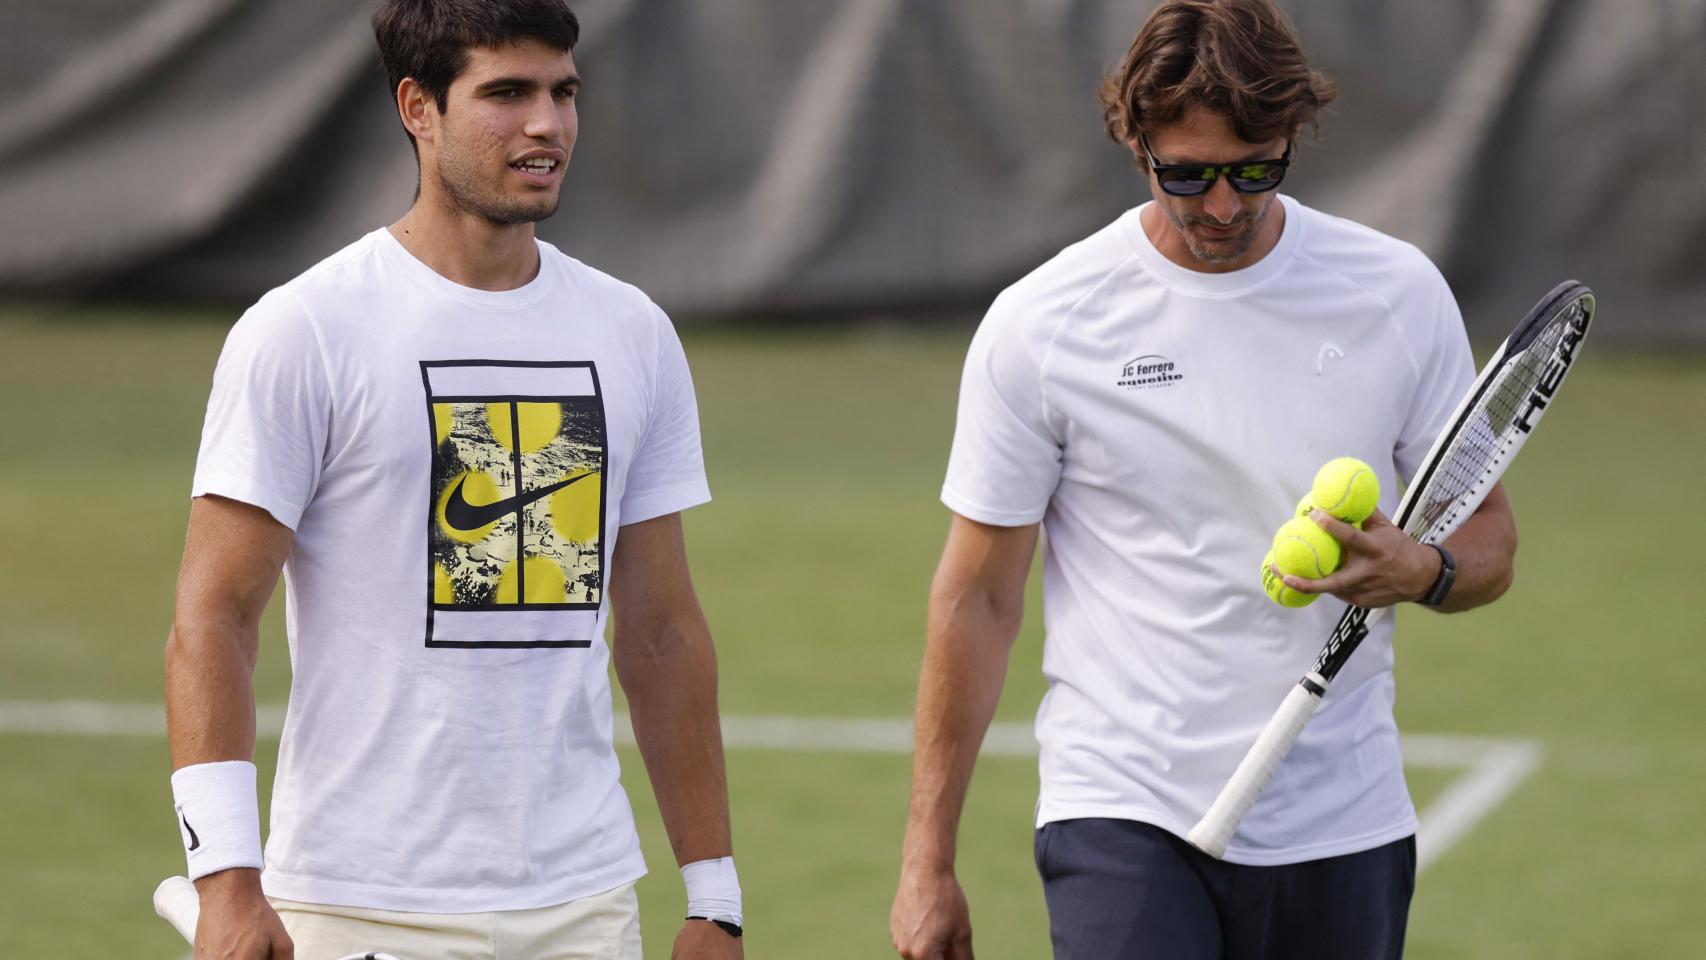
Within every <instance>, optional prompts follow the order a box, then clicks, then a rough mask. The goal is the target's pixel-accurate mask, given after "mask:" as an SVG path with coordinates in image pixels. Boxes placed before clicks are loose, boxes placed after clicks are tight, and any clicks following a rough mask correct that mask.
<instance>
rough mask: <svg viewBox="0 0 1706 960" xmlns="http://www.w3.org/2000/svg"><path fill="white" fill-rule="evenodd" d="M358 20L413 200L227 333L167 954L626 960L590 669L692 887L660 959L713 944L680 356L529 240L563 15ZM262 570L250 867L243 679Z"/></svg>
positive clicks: (218, 378)
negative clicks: (414, 172) (181, 863)
mask: <svg viewBox="0 0 1706 960" xmlns="http://www.w3.org/2000/svg"><path fill="white" fill-rule="evenodd" d="M374 29H375V34H376V36H377V38H378V41H379V47H380V52H381V55H382V58H383V60H384V63H385V66H386V70H387V73H388V75H389V79H390V85H391V90H392V92H393V94H394V97H395V102H396V107H397V110H398V114H399V117H400V118H401V121H402V124H403V127H404V129H405V131H406V133H407V134H408V136H409V138H410V140H411V142H412V143H413V144H414V146H415V149H416V153H417V157H418V160H419V164H420V181H419V193H418V195H417V198H416V201H415V203H414V205H413V207H412V208H411V209H410V210H409V211H408V213H407V214H406V215H405V216H403V218H402V219H400V220H398V221H397V222H396V223H394V224H392V225H391V226H390V227H388V228H384V229H379V230H376V231H374V232H373V233H371V234H368V235H367V236H365V237H363V238H361V239H360V240H357V241H356V242H355V243H353V244H351V245H350V246H348V247H346V248H345V249H343V250H342V251H340V252H338V253H336V254H334V255H332V256H331V257H329V258H328V259H326V260H325V261H323V262H322V263H320V264H319V265H317V266H315V267H314V268H312V269H310V270H309V271H307V272H306V273H304V274H302V275H301V276H299V277H297V278H296V279H294V280H292V281H290V282H289V283H287V284H285V285H284V286H282V287H279V288H278V289H276V290H273V291H272V292H270V293H268V294H267V295H266V296H264V297H263V298H261V300H260V301H259V302H258V303H256V304H255V306H254V307H252V308H251V309H250V310H249V311H248V312H247V313H245V314H244V316H243V318H242V319H241V320H240V321H239V322H238V323H237V325H236V326H235V327H234V328H233V329H232V331H231V334H230V337H229V339H228V340H227V342H226V345H225V350H224V352H223V354H222V355H221V357H220V361H219V366H218V370H217V372H216V373H215V375H214V385H213V392H212V397H211V399H210V401H209V404H208V413H207V421H206V425H205V427H204V430H203V435H202V445H201V452H200V456H199V458H198V460H197V463H196V472H195V481H194V489H193V491H192V492H193V496H194V498H195V499H194V501H193V505H192V508H191V512H190V523H189V533H188V543H187V545H186V548H185V551H184V560H183V568H182V573H181V575H180V579H179V585H178V593H177V611H176V616H175V619H174V622H173V629H172V635H171V638H170V640H169V641H168V644H167V650H166V664H167V669H166V688H167V707H168V716H169V726H170V735H171V747H172V757H173V765H174V767H175V770H176V772H175V773H174V774H173V778H172V782H173V791H174V795H175V798H176V803H177V819H178V823H179V826H180V829H181V833H182V836H183V839H184V845H185V848H186V850H187V852H188V861H189V868H190V874H191V876H192V877H193V878H195V880H196V887H197V889H198V891H199V893H200V895H201V903H202V910H201V921H200V927H199V930H198V933H197V937H196V956H197V957H214V956H217V957H241V958H266V957H272V958H280V957H290V956H292V955H293V951H294V955H296V956H301V957H308V958H314V960H320V958H325V957H337V956H343V955H346V954H350V953H354V952H358V951H369V950H378V951H386V952H389V953H392V954H396V955H400V956H403V957H409V958H413V957H442V956H451V955H454V956H465V957H482V956H483V957H495V956H497V955H499V952H500V950H501V952H502V955H503V956H525V957H529V958H534V960H545V958H558V957H561V958H567V957H576V958H582V957H584V958H611V960H616V958H621V960H638V958H639V956H640V945H639V924H638V915H637V905H636V901H635V897H634V882H635V880H636V879H637V878H638V877H639V876H640V875H641V874H643V873H644V872H645V864H644V863H643V861H642V860H641V856H640V849H639V842H638V838H637V836H636V834H635V830H634V823H633V816H632V813H631V811H630V808H629V803H628V799H627V796H626V794H625V793H624V792H623V790H622V786H621V784H620V782H619V780H618V769H617V759H616V755H615V753H614V750H613V748H612V733H613V731H612V726H613V716H612V708H611V690H610V685H609V682H608V679H607V672H606V671H607V666H608V664H609V662H610V659H611V657H612V656H613V657H614V660H615V667H616V672H617V675H618V677H619V679H620V680H621V682H622V685H623V688H624V690H625V692H626V694H627V700H628V708H629V713H630V715H631V717H632V720H633V726H634V734H635V738H636V740H637V741H638V743H639V746H640V751H641V754H642V755H643V757H644V759H645V762H646V767H647V771H648V773H649V774H650V776H651V781H652V785H653V787H654V789H655V792H656V795H657V799H658V804H659V808H660V810H661V812H662V815H663V820H664V823H665V826H666V828H667V830H668V833H669V836H670V840H671V843H672V844H673V846H674V852H675V855H676V859H677V860H678V861H679V862H680V863H681V864H682V865H683V867H682V872H683V876H684V879H685V882H686V886H687V895H688V909H687V910H686V914H687V916H688V920H687V921H686V922H685V924H684V926H683V927H682V929H681V932H680V934H679V935H678V937H677V939H676V941H675V947H674V956H675V957H677V958H687V957H692V958H704V960H729V958H736V957H739V956H740V955H741V941H740V940H739V939H738V938H739V936H740V932H741V931H740V923H741V910H742V908H741V902H740V887H739V883H738V881H737V879H736V876H735V871H734V863H733V860H732V858H731V857H732V852H731V845H730V836H729V816H728V800H727V788H726V785H725V780H724V773H723V752H722V741H721V735H720V732H719V727H718V722H717V710H716V685H717V681H716V660H715V653H714V650H713V647H712V642H711V637H710V633H709V631H708V629H707V627H706V624H705V620H704V616H703V614H702V613H701V611H700V608H699V604H698V600H697V598H696V597H695V594H694V590H693V585H692V582H691V579H690V577H689V575H688V566H687V560H686V553H685V548H684V546H683V539H682V528H681V522H680V511H681V510H683V509H686V508H688V507H691V506H693V505H695V504H699V503H702V502H704V501H706V500H708V499H709V491H708V488H707V486H706V482H705V474H704V466H703V461H702V457H701V453H700V442H699V424H698V413H697V408H696V405H695V401H694V395H693V386H692V382H691V380H690V378H689V374H688V369H687V362H686V358H685V356H684V355H683V353H682V349H681V344H680V342H679V341H678V340H677V339H676V335H675V332H674V330H673V329H672V327H671V325H670V322H669V320H668V318H667V317H665V316H664V315H663V313H662V312H661V311H659V310H658V308H657V307H656V306H654V305H653V304H652V303H651V301H650V300H648V299H647V298H646V297H645V295H644V294H642V293H640V292H639V291H638V290H636V289H634V288H633V287H630V286H628V285H626V284H624V283H621V282H619V281H617V280H614V279H612V278H610V277H608V276H605V275H604V274H601V273H599V272H598V271H596V270H593V269H591V268H589V267H587V266H585V265H583V264H581V263H579V262H578V261H576V260H574V259H572V258H570V257H567V256H565V255H563V254H562V253H560V252H558V251H557V250H556V249H555V248H554V247H552V246H551V245H549V244H546V243H543V242H541V241H539V240H537V239H536V238H535V236H534V223H535V222H536V221H539V220H542V219H544V218H545V217H548V216H550V215H551V214H552V213H553V212H554V211H555V210H556V207H557V203H558V195H559V191H560V188H561V185H562V180H563V175H564V169H565V168H566V166H567V164H568V161H569V154H570V151H571V150H572V148H573V147H574V143H575V136H576V110H575V94H576V90H577V89H578V87H579V85H580V79H579V77H578V75H577V74H576V71H575V64H574V58H573V55H572V52H571V51H572V48H573V47H574V44H575V41H576V39H577V38H578V35H579V25H578V23H577V21H576V20H575V17H574V15H573V13H571V12H570V11H569V10H568V8H567V7H566V6H564V5H563V4H562V2H561V0H480V2H470V0H388V2H386V3H384V4H382V5H381V6H380V8H379V9H378V10H377V12H376V13H375V14H374ZM281 569H282V571H283V574H284V579H285V583H286V586H287V590H286V610H285V617H286V628H287V631H288V634H289V642H290V656H291V665H292V682H291V695H290V704H289V710H288V713H287V717H286V721H285V729H284V734H283V739H282V741H281V744H280V749H279V765H278V775H277V779H276V780H275V783H274V790H273V796H272V818H271V834H270V837H269V839H268V843H267V848H266V853H265V856H264V863H263V857H262V854H261V847H260V835H259V824H258V819H257V803H256V786H255V768H254V765H253V764H252V763H251V762H250V761H251V758H252V756H253V750H254V719H255V714H254V699H253V688H252V684H251V681H250V673H251V670H252V668H253V665H254V662H255V659H256V657H257V655H258V630H257V624H258V620H259V618H260V616H261V612H262V610H263V608H264V607H265V606H266V603H267V600H268V597H269V596H270V595H271V593H272V591H273V588H274V585H275V583H276V582H277V579H278V577H279V573H280V571H281ZM612 612H613V615H614V619H615V628H614V638H613V641H612V644H611V646H610V647H609V648H607V647H606V645H605V640H604V637H603V634H604V626H605V620H606V615H607V613H612ZM263 867H264V869H263ZM293 941H294V943H293Z"/></svg>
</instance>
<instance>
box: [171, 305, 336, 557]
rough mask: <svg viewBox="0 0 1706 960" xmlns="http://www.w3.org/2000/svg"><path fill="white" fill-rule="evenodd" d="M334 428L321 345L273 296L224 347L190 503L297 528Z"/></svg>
mask: <svg viewBox="0 0 1706 960" xmlns="http://www.w3.org/2000/svg"><path fill="white" fill-rule="evenodd" d="M330 420H331V397H330V389H329V387H328V385H327V380H326V368H325V362H324V358H323V356H322V354H321V352H320V343H319V338H318V337H317V336H316V335H315V332H314V329H313V326H312V324H311V322H310V320H309V318H308V316H307V314H306V313H305V312H304V310H303V309H302V307H301V305H300V304H299V303H298V302H297V300H296V298H295V297H294V296H293V295H291V294H290V293H288V292H286V291H282V290H274V291H273V292H271V293H269V294H267V295H266V296H264V297H262V298H261V299H260V301H259V302H257V303H256V304H255V305H254V306H253V307H250V308H249V310H248V311H247V312H246V313H244V314H243V316H242V318H241V319H239V320H238V321H237V324H236V326H234V327H232V328H231V333H230V334H229V335H228V336H227V337H226V339H225V348H224V350H223V351H221V353H220V355H219V364H218V366H217V367H216V368H215V370H214V374H213V392H212V394H211V395H210V396H209V397H208V401H207V418H206V420H205V421H204V422H203V424H202V429H201V449H200V452H199V453H198V454H197V456H196V466H195V479H194V481H193V483H192V485H191V490H190V496H192V497H200V496H204V495H207V494H215V495H218V496H221V497H229V498H231V499H233V500H240V501H242V502H243V503H248V504H253V505H254V506H257V507H260V508H261V509H263V510H265V511H266V512H268V513H270V514H272V515H273V517H274V518H276V519H277V520H278V522H280V523H282V524H284V525H285V526H287V527H289V528H291V529H292V530H295V529H296V525H297V523H298V522H299V521H300V520H301V519H302V511H303V510H304V509H306V508H307V506H308V501H309V500H311V499H312V498H313V496H314V490H315V487H316V486H317V485H318V484H319V480H320V470H321V467H322V464H323V461H324V456H325V450H326V436H327V430H328V428H329V423H330Z"/></svg>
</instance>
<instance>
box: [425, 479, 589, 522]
mask: <svg viewBox="0 0 1706 960" xmlns="http://www.w3.org/2000/svg"><path fill="white" fill-rule="evenodd" d="M592 475H593V474H592V471H588V472H586V473H577V474H575V475H574V476H572V477H569V478H567V479H565V480H559V481H557V482H556V483H553V484H551V485H550V486H548V487H537V488H535V489H532V490H524V491H522V492H521V493H518V494H516V495H515V496H513V497H505V498H504V499H502V500H498V501H496V502H493V503H481V504H472V503H469V502H468V501H467V499H466V498H464V497H463V496H462V485H463V484H465V483H467V482H468V477H467V475H466V474H464V475H463V477H462V479H460V480H458V481H456V486H455V488H454V489H452V490H451V491H450V499H448V500H446V501H445V502H444V522H445V523H448V524H450V525H451V526H452V527H454V528H455V529H457V530H463V531H468V530H478V529H480V528H481V527H483V526H485V525H486V524H488V523H492V522H494V521H496V520H497V519H498V518H500V517H502V516H503V515H504V514H506V513H514V512H515V511H517V510H520V509H521V508H522V507H525V506H527V505H528V504H530V503H532V502H533V501H535V500H538V499H539V498H540V497H548V496H550V495H551V494H553V493H556V492H557V491H558V490H561V489H563V488H564V487H566V486H568V485H569V484H571V483H574V482H575V481H577V480H585V479H586V478H587V477H590V476H592Z"/></svg>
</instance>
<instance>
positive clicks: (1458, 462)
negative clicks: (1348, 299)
mask: <svg viewBox="0 0 1706 960" xmlns="http://www.w3.org/2000/svg"><path fill="white" fill-rule="evenodd" d="M1594 308H1595V299H1594V294H1593V291H1592V290H1589V289H1588V288H1587V287H1586V286H1585V285H1583V284H1581V283H1577V282H1576V281H1574V280H1570V281H1566V282H1565V283H1562V284H1560V285H1558V286H1557V287H1555V288H1554V289H1553V290H1552V292H1551V293H1548V294H1547V295H1546V297H1545V299H1543V300H1541V301H1540V302H1539V303H1538V304H1536V305H1535V307H1534V309H1532V310H1530V311H1529V312H1528V316H1526V317H1524V318H1523V319H1522V322H1521V323H1520V324H1518V325H1517V327H1516V329H1515V330H1514V331H1512V332H1511V335H1510V336H1509V337H1507V338H1506V339H1505V342H1504V343H1503V344H1501V345H1500V346H1499V349H1498V351H1497V352H1495V353H1494V354H1493V357H1492V359H1491V360H1488V361H1487V365H1486V366H1485V367H1483V368H1482V369H1481V373H1480V375H1479V376H1478V377H1476V378H1475V385H1474V386H1473V387H1471V388H1470V389H1469V395H1468V396H1466V397H1464V398H1463V402H1462V403H1460V404H1458V406H1457V411H1456V412H1455V413H1454V414H1452V417H1451V423H1450V425H1449V426H1448V427H1447V428H1446V430H1445V432H1443V433H1442V434H1440V436H1439V438H1438V439H1437V440H1435V441H1434V445H1433V448H1432V449H1430V450H1429V451H1428V455H1427V457H1426V459H1424V460H1423V461H1422V465H1421V468H1420V469H1418V470H1417V471H1416V475H1415V477H1414V478H1412V479H1411V480H1410V485H1409V487H1408V488H1406V489H1405V491H1404V498H1403V500H1401V501H1400V502H1399V504H1398V516H1397V517H1396V518H1395V519H1394V520H1393V521H1392V522H1393V524H1394V525H1396V526H1398V527H1399V528H1401V529H1402V530H1403V531H1404V532H1405V533H1408V534H1409V535H1410V536H1411V537H1412V538H1413V539H1415V540H1416V541H1417V542H1418V543H1439V542H1440V541H1442V540H1444V539H1445V538H1447V537H1449V536H1451V534H1452V533H1454V532H1456V530H1457V528H1458V527H1460V526H1462V525H1463V521H1464V520H1466V519H1468V518H1469V516H1470V515H1471V514H1473V513H1474V512H1475V510H1476V508H1477V507H1479V506H1480V505H1481V502H1482V501H1483V500H1485V499H1486V498H1487V494H1488V492H1489V491H1491V490H1492V489H1493V484H1495V483H1497V482H1498V480H1499V477H1500V476H1501V475H1503V474H1504V472H1505V468H1506V467H1508V466H1510V462H1511V460H1512V458H1514V457H1515V456H1516V454H1517V451H1518V450H1521V449H1522V445H1523V444H1524V443H1526V442H1527V441H1528V438H1529V435H1530V434H1531V433H1533V431H1534V427H1535V425H1536V424H1538V423H1539V422H1540V418H1541V417H1542V416H1544V415H1545V413H1546V411H1547V409H1548V408H1549V407H1550V406H1551V405H1552V401H1553V399H1554V398H1555V397H1556V396H1557V392H1558V387H1559V386H1560V385H1561V384H1562V383H1563V382H1564V377H1565V375H1567V374H1568V373H1569V372H1570V368H1571V367H1572V366H1573V365H1574V364H1575V362H1576V356H1577V354H1578V352H1579V350H1580V348H1581V343H1582V338H1583V337H1585V336H1587V332H1588V325H1589V324H1590V323H1592V322H1593V315H1594ZM1385 614H1386V608H1381V609H1377V610H1365V609H1363V608H1362V607H1356V606H1347V607H1346V609H1345V613H1344V615H1343V616H1341V617H1340V618H1339V623H1338V626H1336V627H1335V628H1334V629H1333V633H1332V635H1331V636H1330V637H1328V638H1327V645H1326V646H1325V647H1323V648H1322V649H1321V655H1320V656H1319V657H1317V658H1316V659H1315V666H1314V668H1313V669H1311V670H1310V671H1309V672H1308V673H1306V674H1304V675H1303V679H1302V680H1299V681H1298V682H1297V686H1295V687H1293V688H1292V689H1291V692H1290V693H1289V694H1287V695H1286V698H1285V701H1284V702H1283V703H1281V704H1280V708H1279V710H1278V712H1276V713H1275V714H1274V716H1273V719H1271V720H1269V721H1268V725H1267V727H1266V728H1265V729H1263V730H1262V733H1261V735H1260V736H1258V737H1257V738H1256V742H1255V744H1254V745H1253V746H1251V747H1250V752H1249V753H1247V754H1245V755H1244V760H1243V762H1242V763H1240V764H1239V765H1238V769H1237V770H1236V771H1234V772H1233V774H1232V779H1230V780H1228V781H1227V783H1226V786H1225V787H1223V788H1222V789H1221V791H1220V796H1218V797H1216V798H1215V801H1214V804H1213V805H1212V806H1211V807H1209V810H1208V813H1206V814H1204V815H1203V818H1202V820H1200V821H1198V823H1197V825H1196V826H1195V827H1193V828H1192V829H1191V832H1190V834H1189V835H1188V837H1187V839H1189V840H1190V842H1191V844H1192V845H1193V846H1195V847H1196V848H1197V849H1199V850H1201V851H1203V852H1204V853H1207V854H1208V855H1210V856H1212V857H1215V858H1216V859H1218V858H1220V857H1221V856H1222V855H1224V854H1225V853H1226V846H1227V844H1229V843H1230V842H1231V841H1232V835H1233V833H1235V832H1236V831H1237V830H1238V825H1239V824H1240V823H1242V822H1243V820H1244V816H1245V814H1247V813H1249V812H1250V808H1251V807H1252V806H1254V805H1255V803H1256V798H1257V797H1259V796H1261V794H1262V790H1263V788H1265V787H1266V786H1267V785H1268V780H1269V779H1271V778H1272V777H1273V775H1274V771H1275V770H1277V769H1278V768H1279V765H1280V762H1281V761H1283V760H1284V759H1285V755H1286V753H1288V752H1289V751H1290V750H1291V745H1292V744H1293V743H1295V742H1296V741H1297V736H1298V734H1300V733H1302V732H1303V728H1304V726H1305V725H1307V724H1308V723H1309V718H1310V717H1312V716H1314V715H1315V711H1316V709H1317V708H1318V707H1320V705H1321V698H1322V697H1323V696H1324V695H1325V694H1326V692H1327V685H1328V684H1330V683H1332V682H1333V678H1334V677H1335V676H1337V675H1338V673H1339V669H1340V668H1341V667H1343V666H1344V665H1345V661H1346V660H1348V659H1349V658H1350V656H1351V654H1352V653H1354V652H1355V651H1356V648H1357V645H1358V644H1360V643H1361V642H1362V640H1363V638H1364V637H1366V636H1367V635H1368V628H1369V627H1370V626H1371V625H1372V624H1374V623H1376V622H1378V621H1379V620H1380V618H1381V617H1382V616H1384V615H1385Z"/></svg>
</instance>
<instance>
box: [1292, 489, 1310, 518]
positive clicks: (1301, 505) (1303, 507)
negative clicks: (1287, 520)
mask: <svg viewBox="0 0 1706 960" xmlns="http://www.w3.org/2000/svg"><path fill="white" fill-rule="evenodd" d="M1313 509H1315V497H1314V495H1313V494H1312V493H1306V494H1304V495H1303V499H1302V500H1299V501H1297V510H1296V512H1294V513H1293V514H1292V516H1294V517H1307V516H1309V511H1311V510H1313Z"/></svg>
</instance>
